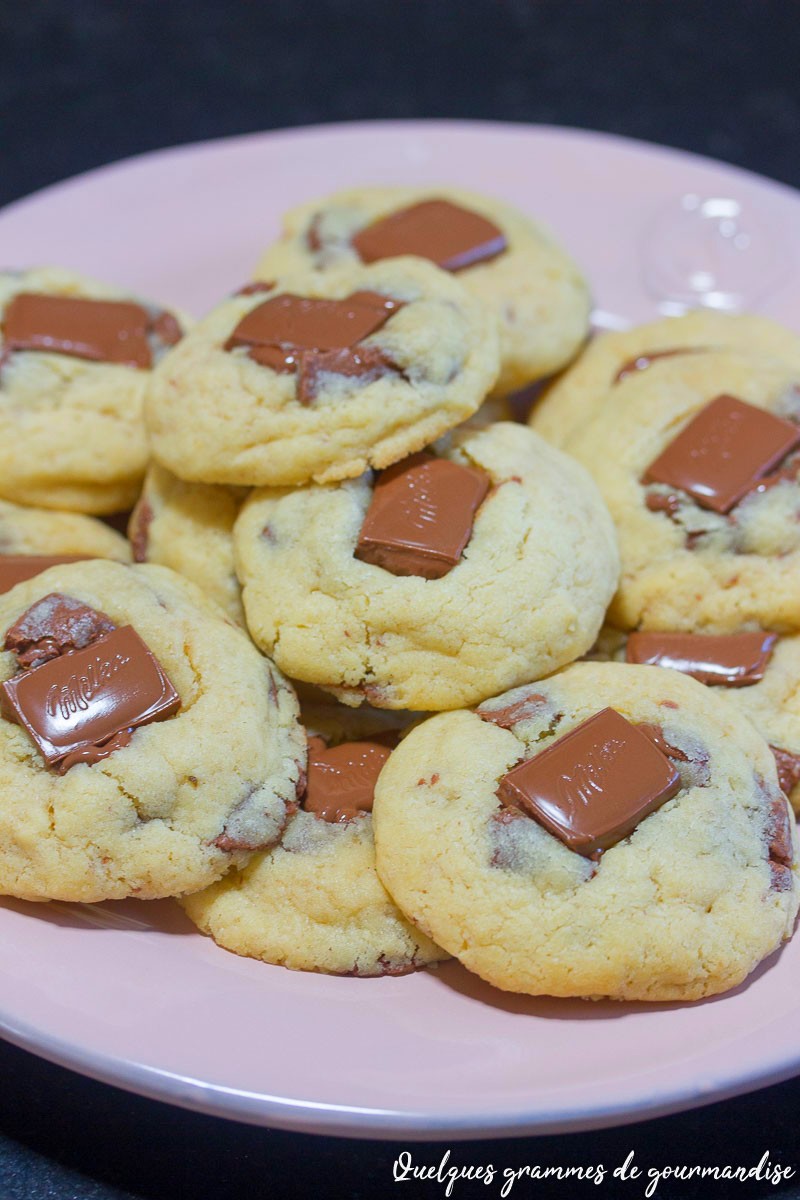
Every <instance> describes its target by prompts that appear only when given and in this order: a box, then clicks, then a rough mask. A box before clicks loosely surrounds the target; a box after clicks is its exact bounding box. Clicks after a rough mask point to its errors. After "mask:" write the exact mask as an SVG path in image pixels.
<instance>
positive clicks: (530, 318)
mask: <svg viewBox="0 0 800 1200" xmlns="http://www.w3.org/2000/svg"><path fill="white" fill-rule="evenodd" d="M431 200H445V201H447V202H449V203H452V204H455V205H457V206H459V207H462V208H464V209H467V210H468V211H469V212H471V213H477V214H479V215H480V216H481V217H484V218H486V219H487V220H488V221H490V222H491V223H492V224H493V225H494V226H495V227H496V228H497V229H498V231H499V232H500V233H501V234H502V235H503V237H504V238H505V242H506V248H505V250H503V251H502V252H501V253H499V254H497V255H496V256H494V257H491V258H489V259H488V260H487V261H482V262H478V263H476V264H475V265H468V266H465V267H462V268H461V269H459V270H458V271H457V273H456V274H457V278H458V280H459V282H460V283H462V284H463V285H464V287H465V288H467V289H468V290H469V291H470V292H471V293H472V294H473V295H474V296H475V297H476V298H477V299H478V300H480V301H481V302H482V303H483V304H485V305H486V307H487V308H488V309H489V310H490V311H491V312H492V313H493V315H494V317H495V319H496V321H497V325H498V329H499V333H500V360H501V366H500V376H499V378H498V380H497V384H496V391H497V392H498V393H499V394H506V393H508V392H513V391H516V390H517V389H518V388H522V387H525V386H526V384H529V383H531V382H533V381H534V380H536V379H540V378H541V377H542V376H545V375H550V374H552V373H553V372H555V371H558V370H559V369H560V368H561V367H563V366H564V364H565V363H567V362H569V361H570V359H572V358H573V357H574V355H575V353H576V352H577V350H578V348H579V347H580V345H581V343H582V342H583V340H584V338H585V337H586V334H587V331H588V326H589V307H590V300H589V290H588V287H587V284H586V281H585V279H584V278H583V276H582V275H581V273H580V271H579V270H578V268H577V266H576V265H575V263H574V262H573V261H572V259H571V258H570V257H569V256H568V254H567V253H566V252H565V251H564V250H563V249H562V248H561V246H559V245H558V244H557V242H556V241H555V240H554V238H553V236H552V234H551V233H550V232H549V231H548V230H547V229H545V228H544V227H543V226H542V225H541V224H540V223H539V222H537V221H534V220H532V219H531V218H530V217H528V216H527V215H526V214H524V213H522V212H520V211H519V209H516V208H513V207H512V206H511V205H510V204H504V203H503V202H502V201H501V200H498V199H496V198H494V197H490V196H482V195H477V194H476V193H473V192H466V191H462V190H461V189H458V188H450V187H432V188H414V187H394V188H377V187H373V188H354V189H350V190H349V191H343V192H337V193H336V194H334V195H332V196H327V197H323V198H320V199H317V200H311V201H308V202H307V203H305V204H303V205H301V206H300V207H299V208H296V209H293V210H292V211H291V212H289V213H287V214H286V216H285V217H284V231H283V237H282V238H281V240H280V241H278V242H276V243H275V245H274V246H271V247H270V248H269V249H268V250H267V251H266V252H265V253H264V255H263V256H262V258H261V260H260V261H259V263H258V267H257V270H256V276H257V277H258V278H260V279H274V278H275V277H276V275H283V274H285V273H286V272H288V271H296V270H298V269H302V268H303V267H306V268H307V267H314V268H315V269H316V270H319V271H325V270H329V269H331V268H333V267H336V266H337V265H339V264H341V263H347V262H358V261H359V256H358V253H357V251H356V249H355V248H354V246H353V237H354V235H357V234H358V233H359V231H361V230H363V229H365V228H366V227H368V226H369V225H370V224H371V223H372V222H373V221H376V220H378V219H380V218H383V217H387V216H389V215H390V214H392V213H395V212H397V211H398V210H401V209H405V208H407V207H409V206H412V205H417V204H420V203H425V202H427V201H431Z"/></svg>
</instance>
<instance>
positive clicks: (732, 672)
mask: <svg viewBox="0 0 800 1200" xmlns="http://www.w3.org/2000/svg"><path fill="white" fill-rule="evenodd" d="M777 640H778V638H777V635H776V634H774V633H734V634H725V635H722V634H705V633H632V634H631V635H630V637H629V638H628V645H627V647H626V650H625V657H626V660H627V661H628V662H629V663H640V664H643V665H646V666H656V667H671V668H672V669H673V670H674V671H682V672H683V674H684V675H691V676H692V677H693V678H694V679H699V680H700V682H701V683H705V684H718V685H721V686H723V687H748V686H750V685H751V684H754V683H758V682H759V681H760V680H761V679H763V678H764V672H765V671H766V669H767V664H768V663H769V660H770V658H771V657H772V652H773V649H774V647H775V643H776V642H777Z"/></svg>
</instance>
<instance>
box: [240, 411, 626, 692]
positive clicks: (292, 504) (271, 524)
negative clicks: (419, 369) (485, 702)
mask: <svg viewBox="0 0 800 1200" xmlns="http://www.w3.org/2000/svg"><path fill="white" fill-rule="evenodd" d="M234 539H235V543H236V557H237V566H238V573H239V578H240V580H241V582H242V588H243V601H244V608H245V614H246V618H247V625H248V628H249V630H250V633H251V636H252V637H253V639H254V641H255V642H256V644H257V645H258V646H260V647H261V648H262V649H263V650H264V652H265V653H266V654H270V655H272V656H274V658H275V661H276V662H277V663H278V665H279V666H280V667H281V669H282V670H284V671H286V673H287V674H288V675H290V676H292V677H293V678H296V679H301V680H304V681H305V682H307V683H314V684H316V685H318V686H319V687H322V688H324V689H326V690H327V691H330V692H332V693H333V694H334V695H336V696H337V698H338V699H340V700H342V701H344V702H345V703H347V704H351V705H358V704H362V703H369V704H372V705H374V706H375V707H378V708H390V709H423V710H425V709H428V710H439V709H445V708H455V707H458V706H459V705H460V704H468V703H477V702H478V701H479V700H481V699H484V698H486V697H487V696H490V695H493V694H495V693H496V692H497V691H498V690H501V689H502V688H504V687H509V686H513V685H516V684H518V683H521V682H523V681H525V680H530V679H532V678H538V677H540V676H542V675H547V674H549V673H550V672H551V671H554V670H555V669H556V668H557V667H560V666H563V665H564V664H565V663H567V662H570V661H572V660H573V659H575V658H577V657H579V656H580V655H581V654H583V653H584V652H585V651H586V650H587V649H588V648H589V647H590V645H591V644H592V642H593V641H594V638H595V636H596V633H597V630H598V629H599V627H600V624H601V623H602V619H603V614H604V612H605V608H606V605H607V604H608V601H609V598H610V597H611V595H612V593H613V591H614V588H615V586H616V581H617V571H618V560H617V550H616V544H615V540H614V532H613V528H612V525H611V521H610V519H609V517H608V513H607V512H606V510H605V508H604V506H603V504H602V502H601V501H600V498H599V496H598V494H597V492H596V489H595V488H594V486H593V485H592V483H591V480H590V479H589V477H588V476H587V474H586V472H585V471H584V470H583V469H582V468H581V467H580V466H579V464H577V463H576V462H574V460H572V459H570V458H568V457H567V456H566V455H563V454H561V453H560V452H559V451H557V450H554V449H553V448H552V447H551V446H548V445H547V443H546V442H544V441H542V439H540V438H538V437H537V436H536V435H535V434H534V433H533V432H532V431H530V430H528V429H526V428H525V427H524V426H519V425H513V424H511V423H508V422H505V423H503V422H501V423H498V424H496V425H492V426H490V427H489V428H487V429H484V430H481V431H476V430H469V429H464V430H460V431H458V432H456V433H454V434H452V435H451V436H450V437H449V438H447V439H443V441H442V442H441V443H440V444H437V445H436V446H434V447H432V448H431V449H429V450H428V451H425V452H424V453H422V454H417V455H413V456H411V457H410V458H409V459H407V460H405V461H404V462H402V463H398V464H395V465H394V466H392V467H390V468H389V469H388V470H386V471H384V472H381V473H379V474H377V475H373V474H372V473H367V474H365V475H363V476H362V477H361V478H359V479H356V480H349V481H347V482H344V483H341V484H337V485H329V486H327V487H323V486H309V487H304V488H297V489H294V490H292V491H288V490H286V491H277V490H275V491H270V490H266V489H264V490H257V491H255V492H253V493H252V494H251V496H250V498H249V499H248V500H247V501H246V503H245V505H244V507H243V509H242V512H241V514H240V516H239V518H238V520H237V522H236V526H235V529H234Z"/></svg>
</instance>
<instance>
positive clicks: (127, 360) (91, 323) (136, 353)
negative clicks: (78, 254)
mask: <svg viewBox="0 0 800 1200" xmlns="http://www.w3.org/2000/svg"><path fill="white" fill-rule="evenodd" d="M173 324H174V320H173ZM151 325H152V322H151V318H150V316H149V314H148V312H147V310H146V309H144V308H142V306H141V305H140V304H133V303H130V302H128V301H124V300H88V299H85V298H84V297H77V296H50V295H46V294H43V293H38V292H19V293H18V294H17V295H16V296H14V298H13V299H12V300H11V301H10V303H9V304H8V305H6V309H5V313H4V314H3V351H4V353H5V354H8V353H10V352H12V351H17V350H40V351H47V352H49V353H52V354H67V355H71V356H72V357H73V358H85V359H89V360H90V361H93V362H107V363H118V364H122V365H124V366H128V367H139V368H147V367H149V366H151V365H152V354H151V351H150V344H149V342H148V340H147V334H148V330H149V329H150V327H151ZM178 333H180V331H178ZM172 340H173V341H174V340H177V339H175V338H174V337H173V338H172Z"/></svg>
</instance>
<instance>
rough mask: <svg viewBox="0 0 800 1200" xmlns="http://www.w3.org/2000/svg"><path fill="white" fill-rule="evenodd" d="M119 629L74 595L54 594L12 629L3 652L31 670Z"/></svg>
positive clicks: (27, 613)
mask: <svg viewBox="0 0 800 1200" xmlns="http://www.w3.org/2000/svg"><path fill="white" fill-rule="evenodd" d="M115 629H116V625H115V624H114V622H113V621H112V620H111V618H110V617H107V616H106V614H105V613H103V612H98V611H97V610H96V609H94V608H90V607H89V605H88V604H84V603H83V602H82V601H81V600H76V599H74V597H72V596H63V595H61V593H60V592H51V593H50V595H49V596H44V597H43V598H42V599H41V600H37V602H36V603H35V604H33V605H31V607H30V608H29V609H28V610H27V612H24V613H23V614H22V616H21V617H20V618H19V620H18V621H16V622H15V623H14V624H13V625H12V626H11V628H10V629H9V630H8V632H7V633H6V636H5V641H4V643H3V649H4V650H11V651H13V653H14V654H16V656H17V662H18V663H19V666H20V668H21V669H22V670H26V671H27V670H29V669H30V668H32V667H38V666H40V665H41V664H42V663H45V662H48V661H49V660H50V659H52V658H58V657H59V656H60V655H62V654H71V653H72V652H73V651H74V650H83V649H85V647H87V646H90V645H91V644H92V643H93V642H96V641H98V639H99V638H101V637H104V636H105V635H106V634H108V633H111V632H112V631H113V630H115Z"/></svg>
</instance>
